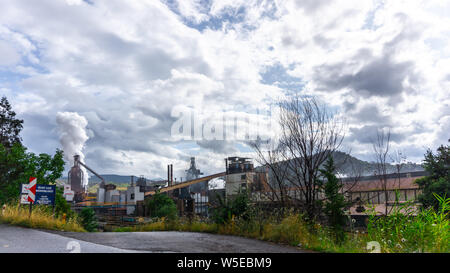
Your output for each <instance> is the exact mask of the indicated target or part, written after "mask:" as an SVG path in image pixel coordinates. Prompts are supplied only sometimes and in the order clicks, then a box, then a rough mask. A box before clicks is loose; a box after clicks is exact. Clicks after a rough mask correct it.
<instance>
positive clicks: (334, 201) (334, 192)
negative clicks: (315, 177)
mask: <svg viewBox="0 0 450 273" xmlns="http://www.w3.org/2000/svg"><path fill="white" fill-rule="evenodd" d="M335 171H336V168H335V166H334V161H333V158H332V157H331V156H330V157H329V158H328V160H327V162H326V163H325V165H324V169H323V170H320V172H321V173H322V175H323V176H324V178H325V179H326V181H324V182H323V190H324V193H325V198H326V201H325V204H324V212H325V215H326V216H327V218H328V224H329V226H330V227H331V230H332V231H333V233H334V236H335V239H336V242H337V243H342V242H343V241H344V240H345V232H344V228H345V226H346V224H347V219H348V217H347V215H346V214H345V212H344V210H345V207H347V205H348V204H347V202H346V201H345V198H344V195H343V194H342V193H340V190H341V188H342V184H341V183H340V181H339V179H338V178H337V177H336V175H335V174H334V173H335Z"/></svg>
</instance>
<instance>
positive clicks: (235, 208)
mask: <svg viewBox="0 0 450 273" xmlns="http://www.w3.org/2000/svg"><path fill="white" fill-rule="evenodd" d="M217 201H218V205H217V206H216V207H215V208H213V209H212V218H213V219H214V222H216V223H217V224H224V223H227V222H228V221H229V220H231V218H232V217H233V215H234V216H236V217H243V218H244V219H245V218H247V217H248V215H246V213H247V212H248V210H249V197H248V193H247V192H245V191H244V192H239V193H238V194H237V195H236V196H234V197H233V198H230V199H226V200H224V199H223V198H221V197H220V196H219V195H218V196H217Z"/></svg>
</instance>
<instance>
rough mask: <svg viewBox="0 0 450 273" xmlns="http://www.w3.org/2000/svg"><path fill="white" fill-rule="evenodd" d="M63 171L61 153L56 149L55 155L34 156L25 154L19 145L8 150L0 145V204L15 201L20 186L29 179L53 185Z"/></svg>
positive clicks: (23, 148) (25, 149)
mask: <svg viewBox="0 0 450 273" xmlns="http://www.w3.org/2000/svg"><path fill="white" fill-rule="evenodd" d="M63 171H64V160H63V151H61V150H59V149H57V150H56V153H55V155H53V156H50V155H48V154H40V155H36V154H34V153H29V152H27V148H25V147H24V146H23V145H21V144H20V143H15V144H13V145H12V146H11V147H10V148H9V149H8V148H6V147H4V146H3V145H2V144H0V202H2V203H4V202H7V201H10V200H12V199H16V198H18V197H19V195H20V190H21V184H26V183H28V181H29V177H31V176H32V177H36V178H37V181H38V183H39V184H50V183H54V182H55V180H56V179H58V178H59V177H61V175H62V173H63Z"/></svg>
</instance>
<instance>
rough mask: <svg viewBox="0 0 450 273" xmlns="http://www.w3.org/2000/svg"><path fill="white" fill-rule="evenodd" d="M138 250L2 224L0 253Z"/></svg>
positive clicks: (118, 251)
mask: <svg viewBox="0 0 450 273" xmlns="http://www.w3.org/2000/svg"><path fill="white" fill-rule="evenodd" d="M77 252H78V253H79V252H83V253H124V252H136V251H129V250H124V249H119V248H115V247H110V246H105V245H101V244H94V243H90V242H86V241H82V240H74V239H73V238H70V237H65V236H61V235H58V234H52V233H48V232H45V231H41V230H36V229H29V228H22V227H15V226H9V225H0V253H77Z"/></svg>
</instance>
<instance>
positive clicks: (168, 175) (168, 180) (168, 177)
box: [167, 165, 171, 187]
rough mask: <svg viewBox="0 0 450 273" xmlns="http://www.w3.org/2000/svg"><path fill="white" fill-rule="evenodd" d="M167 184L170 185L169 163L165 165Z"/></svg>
mask: <svg viewBox="0 0 450 273" xmlns="http://www.w3.org/2000/svg"><path fill="white" fill-rule="evenodd" d="M167 186H168V187H170V186H171V185H170V165H167Z"/></svg>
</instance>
